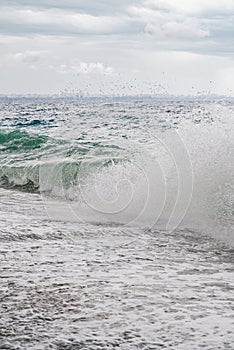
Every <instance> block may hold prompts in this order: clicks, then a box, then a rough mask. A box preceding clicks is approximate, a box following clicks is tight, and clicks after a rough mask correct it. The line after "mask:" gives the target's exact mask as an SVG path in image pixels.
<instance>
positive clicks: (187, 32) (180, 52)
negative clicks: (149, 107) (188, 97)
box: [0, 0, 234, 93]
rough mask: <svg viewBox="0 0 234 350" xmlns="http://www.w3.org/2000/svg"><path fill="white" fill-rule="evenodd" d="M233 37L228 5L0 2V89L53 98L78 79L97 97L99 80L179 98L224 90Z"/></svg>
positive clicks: (200, 1) (212, 0) (124, 0)
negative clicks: (161, 89)
mask: <svg viewBox="0 0 234 350" xmlns="http://www.w3.org/2000/svg"><path fill="white" fill-rule="evenodd" d="M233 32H234V1H233V0H223V1H222V4H221V3H220V1H219V0H157V1H156V0H111V1H109V0H99V1H96V2H95V1H93V0H86V1H84V0H60V1H58V0H34V1H29V0H17V1H11V0H1V2H0V54H1V63H0V66H1V67H0V68H1V76H2V79H1V82H0V89H3V90H4V89H8V90H7V91H11V89H13V90H14V91H18V90H19V91H20V89H21V90H22V91H28V90H33V89H35V90H36V91H41V90H43V89H49V88H50V91H52V90H53V89H58V88H59V89H62V88H63V86H64V84H66V81H67V80H69V79H70V80H72V81H73V79H76V80H75V82H74V85H79V87H80V86H85V84H86V83H87V81H88V82H89V84H91V85H92V84H93V87H95V88H96V89H97V90H98V84H100V82H101V78H100V77H104V79H106V80H105V84H106V81H107V80H108V81H109V82H110V80H111V79H113V80H114V83H113V84H114V86H117V85H118V84H120V85H121V86H122V85H125V84H126V82H127V81H135V79H138V80H139V84H138V85H139V86H138V87H137V88H136V90H134V91H136V92H137V91H138V92H139V91H140V93H143V92H144V91H147V88H148V86H150V84H151V86H154V85H155V84H154V81H153V80H157V81H158V82H157V84H156V85H157V86H158V84H159V82H160V84H164V85H168V86H169V85H170V86H171V89H172V90H173V89H175V90H176V91H178V92H181V91H185V90H186V91H189V86H200V89H205V88H207V86H208V88H209V81H210V80H213V81H215V79H216V77H218V78H217V79H218V80H219V83H217V86H223V89H224V88H225V86H229V87H230V86H232V80H230V79H229V78H228V77H229V75H230V72H233V71H234V67H233V53H234V42H233ZM165 71H166V72H168V75H167V81H166V82H165V79H166V78H165V75H164V74H162V72H165ZM77 74H78V75H79V81H77ZM4 77H5V79H4ZM74 77H75V78H74ZM222 77H225V79H224V78H222ZM95 79H96V80H95ZM206 80H207V81H208V83H207V82H206ZM19 82H23V85H22V86H21V85H20V83H19ZM45 82H46V84H45ZM149 82H150V83H149ZM175 82H177V85H176V83H175ZM82 84H83V85H82ZM207 84H208V85H207ZM225 84H226V85H225ZM131 85H132V83H131ZM23 88H24V89H25V90H23ZM112 88H113V87H110V86H109V87H108V86H106V90H107V91H109V90H111V89H112ZM39 89H41V90H39ZM114 89H115V88H113V90H114ZM169 90H170V89H169ZM0 91H1V90H0ZM111 91H112V90H111ZM124 91H125V90H124Z"/></svg>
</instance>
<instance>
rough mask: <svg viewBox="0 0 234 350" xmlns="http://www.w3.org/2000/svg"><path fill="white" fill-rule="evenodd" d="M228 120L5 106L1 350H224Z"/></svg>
mask: <svg viewBox="0 0 234 350" xmlns="http://www.w3.org/2000/svg"><path fill="white" fill-rule="evenodd" d="M232 110H233V106H232V104H230V103H227V102H225V103H224V102H222V103H219V104H218V103H213V104H212V103H203V104H201V103H200V102H199V103H198V102H193V103H187V102H186V103H185V102H184V103H181V102H180V103H179V102H178V103H177V102H173V103H170V104H169V103H168V102H160V103H153V102H150V103H132V102H131V103H126V102H124V103H108V104H107V103H97V104H90V103H83V104H79V103H57V104H56V103H38V102H35V101H34V102H32V103H21V104H20V103H18V104H3V105H2V108H1V133H0V141H1V156H0V162H1V165H0V175H1V189H0V202H1V208H0V221H1V226H0V241H1V248H0V260H1V263H0V278H1V284H0V299H1V301H0V315H1V317H0V348H1V349H124V350H125V349H127V350H128V349H178V350H179V349H201V348H203V349H212V350H213V349H233V344H234V333H233V327H234V309H233V305H234V300H233V292H234V282H233V281H234V251H233V163H232V160H233V150H234V148H233V147H232V146H233V139H234V138H233V137H232V136H233V126H232V123H231V122H232ZM207 135H209V138H208V137H207ZM175 165H176V166H175ZM178 188H179V190H178Z"/></svg>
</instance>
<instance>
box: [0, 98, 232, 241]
mask: <svg viewBox="0 0 234 350" xmlns="http://www.w3.org/2000/svg"><path fill="white" fill-rule="evenodd" d="M27 107H28V112H27V113H25V112H24V110H25V109H26V108H27ZM4 108H5V110H4V109H3V112H2V113H4V114H3V116H2V118H3V120H2V129H1V134H0V142H1V151H2V152H1V154H2V155H1V168H0V177H1V186H2V187H4V188H12V189H17V190H23V191H26V192H37V193H40V194H41V196H42V198H43V201H44V204H45V206H46V207H47V210H48V214H49V215H50V216H51V215H52V216H51V218H52V220H53V219H58V218H59V219H62V217H63V216H64V220H75V221H81V222H82V221H85V222H99V223H101V222H103V223H108V222H109V223H116V224H123V225H133V226H134V225H136V226H138V225H140V226H145V227H161V228H164V229H167V230H171V229H174V228H176V227H177V226H178V225H180V226H181V227H188V228H190V229H198V230H200V231H201V232H203V230H204V232H205V233H210V234H212V235H213V236H215V237H219V238H221V239H224V240H225V241H227V240H228V241H232V230H233V186H234V185H233V171H234V170H233V152H234V147H233V146H234V145H233V139H234V137H233V136H234V135H233V127H232V122H233V121H232V110H233V106H232V104H230V102H213V103H212V102H204V103H201V102H190V103H189V102H184V103H182V102H172V103H168V102H155V103H154V102H147V103H144V102H138V103H137V102H136V103H133V102H125V103H101V102H99V103H96V104H92V103H91V102H89V103H83V104H80V103H79V104H78V103H67V104H62V103H61V104H60V105H58V104H56V105H55V104H46V103H44V104H43V103H42V104H41V105H36V104H30V105H29V106H27V105H23V106H22V107H21V106H19V105H10V108H11V109H12V110H10V111H9V110H7V107H6V106H5V107H4ZM6 111H7V113H6ZM7 114H8V115H7ZM25 114H26V115H25ZM14 115H16V116H18V117H17V118H16V117H14ZM56 207H60V209H59V212H58V213H57V214H56V210H55V208H56ZM51 213H53V214H51ZM61 215H62V216H61Z"/></svg>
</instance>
